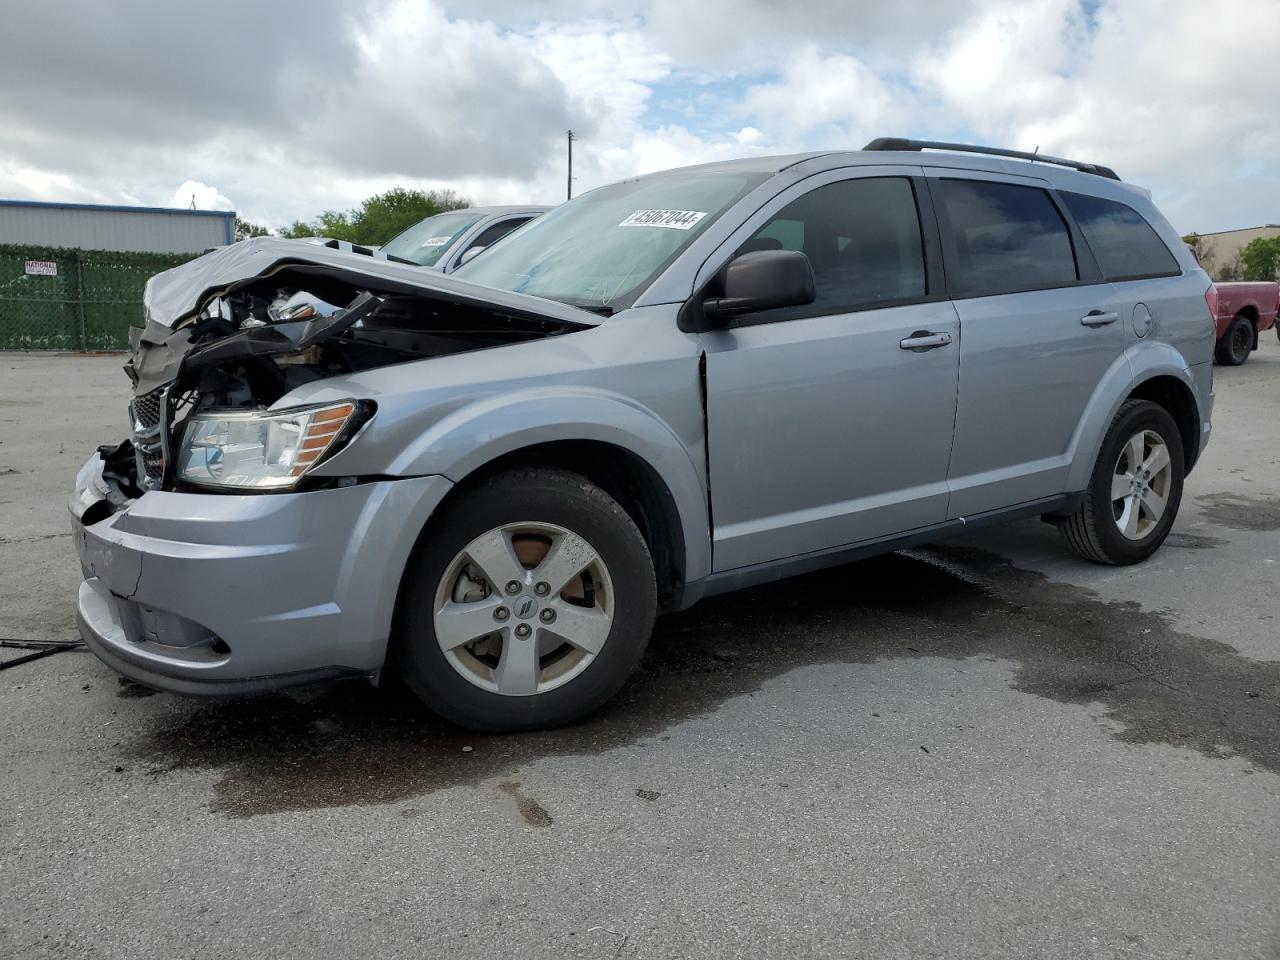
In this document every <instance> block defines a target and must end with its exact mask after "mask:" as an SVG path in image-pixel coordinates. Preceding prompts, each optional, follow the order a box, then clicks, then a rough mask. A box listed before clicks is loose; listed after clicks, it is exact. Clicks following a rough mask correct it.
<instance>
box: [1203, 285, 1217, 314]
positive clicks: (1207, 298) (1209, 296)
mask: <svg viewBox="0 0 1280 960" xmlns="http://www.w3.org/2000/svg"><path fill="white" fill-rule="evenodd" d="M1204 302H1205V303H1207V304H1208V305H1209V316H1211V317H1213V319H1214V320H1217V319H1218V288H1217V287H1216V286H1214V285H1213V284H1212V283H1211V284H1209V289H1208V290H1206V291H1205V292H1204Z"/></svg>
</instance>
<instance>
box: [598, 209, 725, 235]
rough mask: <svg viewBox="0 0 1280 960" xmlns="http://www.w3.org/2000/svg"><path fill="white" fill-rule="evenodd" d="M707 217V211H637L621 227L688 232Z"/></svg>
mask: <svg viewBox="0 0 1280 960" xmlns="http://www.w3.org/2000/svg"><path fill="white" fill-rule="evenodd" d="M706 215H707V213H706V211H705V210H637V211H636V212H635V213H633V214H631V216H629V217H627V219H625V220H623V221H622V222H621V223H620V224H618V226H620V227H666V228H667V229H668V230H688V229H690V228H691V227H692V226H693V225H694V224H695V223H697V222H698V221H699V220H701V219H702V218H703V217H705V216H706Z"/></svg>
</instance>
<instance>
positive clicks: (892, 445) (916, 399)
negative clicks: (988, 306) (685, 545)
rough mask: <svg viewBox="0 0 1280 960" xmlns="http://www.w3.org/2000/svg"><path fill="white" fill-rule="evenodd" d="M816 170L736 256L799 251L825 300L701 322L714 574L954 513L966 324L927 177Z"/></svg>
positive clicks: (772, 207)
mask: <svg viewBox="0 0 1280 960" xmlns="http://www.w3.org/2000/svg"><path fill="white" fill-rule="evenodd" d="M863 169H864V170H865V168H863ZM916 173H918V171H916ZM815 179H817V178H815ZM822 179H823V180H824V181H826V182H823V183H821V184H819V185H811V184H808V183H801V184H798V185H796V186H794V187H792V188H791V189H790V190H789V191H787V192H784V193H783V194H782V195H780V196H779V197H778V198H775V200H774V201H772V203H770V204H769V205H768V206H766V207H765V208H764V209H763V210H762V211H761V212H760V213H759V214H757V215H756V216H755V217H753V218H752V219H751V220H750V221H748V223H747V224H746V225H744V231H740V234H739V235H738V236H736V237H735V240H734V241H732V242H733V244H734V247H733V249H735V251H736V253H742V252H747V251H751V250H765V249H787V250H801V251H803V252H804V253H805V254H806V255H807V256H808V257H809V260H810V262H811V263H812V265H813V268H814V278H815V286H816V290H817V300H816V302H815V303H813V304H809V305H807V306H804V307H799V308H785V309H782V310H774V311H766V312H762V313H759V314H755V315H750V316H746V317H743V318H741V319H740V320H739V321H738V322H737V323H736V324H735V326H734V327H733V328H732V329H729V330H725V331H715V332H711V333H707V334H704V335H703V340H704V346H705V350H706V363H707V421H708V422H707V431H708V449H709V466H710V485H711V504H712V514H713V527H714V539H713V564H714V569H715V570H716V571H721V570H730V569H734V568H736V567H742V566H747V565H750V564H755V563H762V562H766V561H770V560H778V559H783V558H787V557H794V556H799V555H802V554H806V553H812V552H815V551H822V550H826V549H830V548H834V547H839V546H842V545H846V544H854V543H858V542H862V541H869V540H875V539H879V538H883V537H886V536H889V535H891V534H895V533H900V532H904V531H908V530H912V529H915V528H919V527H925V526H928V525H930V524H935V523H939V522H941V521H943V520H944V519H945V517H946V514H947V498H948V494H947V483H946V480H947V466H948V458H949V455H950V452H951V437H952V429H953V425H954V421H955V410H956V380H957V375H958V362H959V361H958V358H959V352H958V351H959V344H958V336H959V330H958V322H957V318H956V313H955V309H954V307H953V306H952V305H951V304H950V303H949V302H948V301H947V300H945V299H943V295H942V290H941V273H940V270H939V269H937V267H938V265H937V264H935V263H933V262H931V261H932V259H933V254H935V252H936V250H937V247H936V233H934V232H933V231H934V226H933V219H932V214H931V211H929V210H927V209H926V210H925V217H924V218H923V219H922V217H921V211H920V208H919V205H918V204H917V198H918V197H919V195H920V194H921V193H922V191H923V186H922V181H920V180H919V179H916V178H915V177H913V176H912V174H911V172H910V168H906V169H905V170H903V171H902V173H901V175H896V176H885V175H861V176H850V171H843V172H837V173H832V174H827V175H824V176H823V178H822ZM926 241H928V242H926ZM926 251H927V253H926Z"/></svg>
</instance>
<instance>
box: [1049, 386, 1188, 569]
mask: <svg viewBox="0 0 1280 960" xmlns="http://www.w3.org/2000/svg"><path fill="white" fill-rule="evenodd" d="M1142 430H1150V431H1153V432H1154V433H1157V434H1159V436H1160V439H1161V440H1162V441H1164V444H1165V446H1166V447H1167V448H1168V451H1169V459H1170V465H1171V475H1170V478H1169V495H1168V496H1167V497H1166V499H1165V511H1164V514H1163V515H1162V516H1161V517H1160V520H1159V522H1158V523H1156V524H1155V526H1154V527H1153V528H1152V529H1151V530H1150V531H1149V532H1148V533H1147V534H1146V535H1145V536H1144V537H1143V538H1142V539H1141V540H1130V539H1129V538H1128V537H1126V536H1125V535H1124V534H1123V533H1121V532H1120V529H1119V527H1117V525H1116V520H1115V516H1114V513H1113V510H1112V500H1111V482H1112V476H1113V474H1114V471H1115V466H1116V463H1117V461H1119V459H1120V455H1121V451H1122V449H1123V448H1124V445H1125V444H1126V443H1127V442H1128V440H1129V438H1130V437H1133V436H1134V435H1135V434H1137V433H1138V432H1139V431H1142ZM1185 472H1186V461H1185V459H1184V457H1183V450H1182V435H1181V434H1180V433H1179V432H1178V425H1177V424H1176V423H1174V421H1173V417H1171V416H1170V415H1169V412H1168V411H1167V410H1165V409H1164V407H1161V406H1160V405H1158V404H1155V403H1151V402H1150V401H1148V400H1126V401H1125V402H1124V403H1123V404H1122V405H1121V407H1120V409H1119V411H1117V413H1116V416H1115V419H1114V420H1112V421H1111V427H1110V428H1109V429H1108V430H1107V435H1106V437H1105V438H1104V439H1103V441H1102V449H1101V450H1100V451H1099V453H1098V460H1097V462H1096V463H1095V464H1094V467H1093V473H1092V475H1091V476H1090V479H1089V488H1088V489H1087V490H1086V491H1085V493H1084V499H1083V500H1082V501H1081V503H1080V506H1079V507H1078V508H1077V509H1076V511H1075V513H1073V514H1071V515H1070V516H1068V517H1067V518H1066V520H1064V521H1063V522H1062V523H1061V524H1060V525H1059V528H1058V529H1060V530H1061V531H1062V535H1063V537H1064V538H1065V539H1066V541H1067V546H1068V547H1070V548H1071V550H1072V552H1074V553H1075V554H1077V555H1078V556H1080V557H1083V558H1084V559H1086V560H1090V561H1092V562H1093V563H1105V564H1111V565H1113V566H1125V565H1127V564H1131V563H1141V562H1142V561H1143V560H1145V559H1147V557H1149V556H1151V554H1153V553H1155V552H1156V550H1157V549H1159V547H1160V544H1162V543H1164V539H1165V537H1167V536H1168V535H1169V530H1170V529H1171V528H1172V527H1173V521H1174V519H1175V518H1176V517H1177V515H1178V506H1179V505H1180V504H1181V503H1182V481H1183V477H1184V475H1185Z"/></svg>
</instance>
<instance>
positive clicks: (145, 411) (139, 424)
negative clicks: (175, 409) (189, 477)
mask: <svg viewBox="0 0 1280 960" xmlns="http://www.w3.org/2000/svg"><path fill="white" fill-rule="evenodd" d="M164 393H165V391H164V388H163V387H161V388H160V389H159V390H152V391H151V392H150V393H144V394H143V395H142V396H140V397H134V398H133V402H132V403H130V404H129V416H130V417H131V418H132V419H133V447H134V451H135V454H136V457H137V464H138V485H139V486H141V487H142V488H143V489H144V490H154V489H156V488H157V487H159V486H160V484H161V482H162V481H163V480H164V438H163V433H164V424H163V422H162V421H163V420H164V403H165V397H164Z"/></svg>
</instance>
